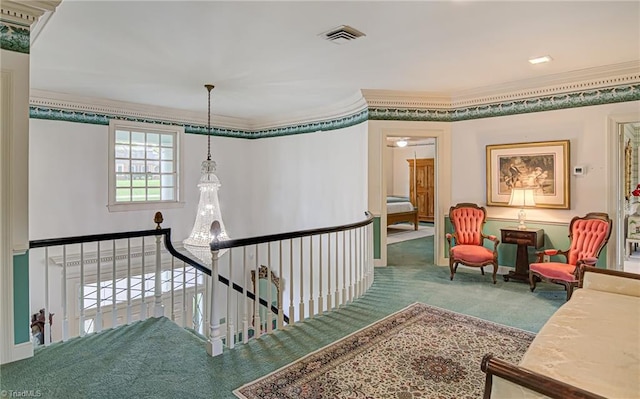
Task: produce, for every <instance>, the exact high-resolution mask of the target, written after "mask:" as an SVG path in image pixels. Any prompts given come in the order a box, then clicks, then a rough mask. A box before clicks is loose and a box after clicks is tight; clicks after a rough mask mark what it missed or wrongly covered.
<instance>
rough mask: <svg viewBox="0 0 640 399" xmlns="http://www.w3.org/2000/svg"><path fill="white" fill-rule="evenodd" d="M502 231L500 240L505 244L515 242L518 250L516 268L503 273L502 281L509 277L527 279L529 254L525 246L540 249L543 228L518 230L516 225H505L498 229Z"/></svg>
mask: <svg viewBox="0 0 640 399" xmlns="http://www.w3.org/2000/svg"><path fill="white" fill-rule="evenodd" d="M500 231H501V232H502V239H501V240H500V241H501V242H503V243H505V244H516V245H517V246H518V252H517V255H516V270H511V271H510V272H509V274H505V275H504V276H503V277H504V281H509V279H514V280H520V281H527V282H528V281H529V255H528V254H527V247H535V248H536V249H540V248H542V247H543V246H544V230H542V229H526V230H518V228H517V227H507V228H504V229H500Z"/></svg>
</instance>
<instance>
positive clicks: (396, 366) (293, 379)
mask: <svg viewBox="0 0 640 399" xmlns="http://www.w3.org/2000/svg"><path fill="white" fill-rule="evenodd" d="M534 336H535V335H534V334H532V333H530V332H527V331H523V330H518V329H515V328H511V327H507V326H503V325H499V324H495V323H492V322H488V321H485V320H481V319H477V318H474V317H470V316H466V315H463V314H459V313H455V312H451V311H448V310H444V309H440V308H436V307H432V306H429V305H425V304H421V303H414V304H412V305H410V306H408V307H407V308H405V309H403V310H401V311H399V312H397V313H394V314H392V315H391V316H388V317H386V318H384V319H382V320H380V321H378V322H376V323H374V324H372V325H370V326H368V327H365V328H364V329H362V330H360V331H357V332H355V333H353V334H351V335H349V336H347V337H345V338H343V339H341V340H340V341H337V342H334V343H332V344H330V345H328V346H326V347H324V348H322V349H320V350H318V351H316V352H314V353H311V354H309V355H307V356H305V357H303V358H302V359H300V360H298V361H296V362H294V363H292V364H290V365H287V366H285V367H283V368H281V369H280V370H277V371H275V372H273V373H271V374H269V375H267V376H265V377H263V378H261V379H259V380H256V381H254V382H251V383H249V384H246V385H244V386H242V387H240V388H238V389H237V390H235V391H234V394H235V395H236V396H237V397H239V398H243V399H258V398H260V399H276V398H277V399H286V398H318V399H319V398H376V399H383V398H393V399H414V398H421V399H424V398H480V397H482V392H483V388H484V373H483V372H482V371H481V370H480V362H481V359H482V357H483V356H484V355H485V354H487V353H493V354H494V355H496V356H498V357H500V358H503V359H505V360H508V361H511V362H514V363H518V362H519V361H520V359H521V357H522V355H523V354H524V352H525V351H526V349H527V348H528V347H529V344H530V343H531V341H532V340H533V338H534Z"/></svg>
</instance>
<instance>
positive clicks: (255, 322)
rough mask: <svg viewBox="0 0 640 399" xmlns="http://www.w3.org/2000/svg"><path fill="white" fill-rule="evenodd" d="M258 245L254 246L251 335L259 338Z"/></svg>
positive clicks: (260, 328)
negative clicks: (253, 295) (253, 298)
mask: <svg viewBox="0 0 640 399" xmlns="http://www.w3.org/2000/svg"><path fill="white" fill-rule="evenodd" d="M258 252H259V249H258V245H257V244H256V247H255V259H256V264H255V270H254V273H255V274H254V276H253V287H254V291H255V292H254V294H255V297H256V299H255V300H254V301H253V331H254V334H253V337H254V338H260V335H262V321H261V320H260V264H259V262H258Z"/></svg>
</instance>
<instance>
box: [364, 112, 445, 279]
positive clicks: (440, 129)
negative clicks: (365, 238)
mask: <svg viewBox="0 0 640 399" xmlns="http://www.w3.org/2000/svg"><path fill="white" fill-rule="evenodd" d="M368 124H369V125H368V133H369V154H368V167H369V179H368V183H369V184H368V194H369V195H368V203H369V211H370V212H371V213H372V214H373V215H374V217H379V218H380V235H379V240H380V242H379V243H377V244H379V246H380V258H379V259H375V260H374V264H375V266H386V265H387V245H386V241H387V229H386V226H387V207H386V202H387V201H386V196H387V195H386V193H387V181H386V180H387V179H386V175H385V171H386V167H387V165H388V164H389V162H391V160H390V159H389V155H388V154H387V152H386V151H385V149H386V143H387V137H388V136H392V137H393V136H407V137H419V138H433V139H435V155H434V158H435V171H434V178H435V181H434V189H435V191H436V196H435V198H434V230H435V231H434V245H433V255H434V256H433V257H434V263H435V264H436V265H439V266H447V265H448V264H449V263H448V260H447V259H446V258H445V257H444V255H445V253H446V251H445V250H444V248H445V241H444V216H445V212H448V209H449V208H448V207H449V205H450V203H451V124H450V123H447V122H418V121H384V120H380V121H378V120H372V121H369V122H368Z"/></svg>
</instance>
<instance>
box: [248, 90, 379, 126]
mask: <svg viewBox="0 0 640 399" xmlns="http://www.w3.org/2000/svg"><path fill="white" fill-rule="evenodd" d="M366 108H367V102H366V100H365V99H364V97H363V96H362V93H361V92H360V91H358V92H356V93H353V94H352V95H351V96H349V97H348V98H346V99H345V100H343V101H339V102H337V103H333V104H331V106H329V107H323V108H316V109H314V110H312V111H310V112H298V113H295V114H291V115H288V116H287V118H286V119H283V118H278V119H276V118H263V119H258V120H255V121H254V122H253V123H252V124H251V125H250V126H248V127H249V128H250V129H251V130H252V131H256V132H258V131H262V130H273V129H277V128H281V127H291V126H298V125H301V124H306V123H321V122H323V121H327V120H335V119H342V118H345V117H349V116H350V115H353V114H357V113H360V112H362V111H363V110H365V109H366Z"/></svg>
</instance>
